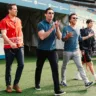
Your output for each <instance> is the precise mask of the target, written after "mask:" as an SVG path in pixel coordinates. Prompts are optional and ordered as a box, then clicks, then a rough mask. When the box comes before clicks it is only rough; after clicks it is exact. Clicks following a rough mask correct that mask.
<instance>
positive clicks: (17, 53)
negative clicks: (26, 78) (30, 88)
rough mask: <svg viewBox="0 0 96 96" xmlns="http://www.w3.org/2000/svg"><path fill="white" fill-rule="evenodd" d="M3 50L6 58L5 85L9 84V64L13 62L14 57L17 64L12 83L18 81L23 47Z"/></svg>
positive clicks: (22, 59) (21, 66) (22, 61)
mask: <svg viewBox="0 0 96 96" xmlns="http://www.w3.org/2000/svg"><path fill="white" fill-rule="evenodd" d="M4 51H5V59H6V72H5V81H6V86H8V85H11V74H10V73H11V65H12V63H13V60H14V58H16V60H17V63H18V66H17V70H16V74H15V80H14V85H16V84H18V83H19V80H20V77H21V74H22V70H23V67H24V48H23V47H22V48H16V49H11V48H10V49H4Z"/></svg>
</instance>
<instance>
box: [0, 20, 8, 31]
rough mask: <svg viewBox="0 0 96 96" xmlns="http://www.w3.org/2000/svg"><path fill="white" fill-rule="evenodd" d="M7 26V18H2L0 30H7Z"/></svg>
mask: <svg viewBox="0 0 96 96" xmlns="http://www.w3.org/2000/svg"><path fill="white" fill-rule="evenodd" d="M6 29H7V27H6V22H5V20H1V21H0V30H6Z"/></svg>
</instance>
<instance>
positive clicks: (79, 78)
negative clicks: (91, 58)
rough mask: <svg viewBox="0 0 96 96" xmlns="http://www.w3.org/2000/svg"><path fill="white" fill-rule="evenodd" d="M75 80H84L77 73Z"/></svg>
mask: <svg viewBox="0 0 96 96" xmlns="http://www.w3.org/2000/svg"><path fill="white" fill-rule="evenodd" d="M74 79H75V80H82V78H81V76H80V73H79V72H77V73H76V75H75V78H74Z"/></svg>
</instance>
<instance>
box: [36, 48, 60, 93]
mask: <svg viewBox="0 0 96 96" xmlns="http://www.w3.org/2000/svg"><path fill="white" fill-rule="evenodd" d="M46 59H48V60H49V62H50V66H51V70H52V76H53V81H54V91H55V92H58V91H59V90H60V87H59V75H58V64H57V60H56V59H57V57H56V51H55V50H53V51H44V50H39V49H37V62H36V70H35V87H36V86H38V85H40V79H41V73H42V68H43V65H44V62H45V60H46Z"/></svg>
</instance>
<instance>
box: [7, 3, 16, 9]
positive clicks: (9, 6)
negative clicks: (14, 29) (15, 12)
mask: <svg viewBox="0 0 96 96" xmlns="http://www.w3.org/2000/svg"><path fill="white" fill-rule="evenodd" d="M14 5H15V6H16V4H8V5H7V9H8V10H11V9H12V6H14Z"/></svg>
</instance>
